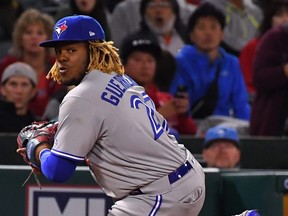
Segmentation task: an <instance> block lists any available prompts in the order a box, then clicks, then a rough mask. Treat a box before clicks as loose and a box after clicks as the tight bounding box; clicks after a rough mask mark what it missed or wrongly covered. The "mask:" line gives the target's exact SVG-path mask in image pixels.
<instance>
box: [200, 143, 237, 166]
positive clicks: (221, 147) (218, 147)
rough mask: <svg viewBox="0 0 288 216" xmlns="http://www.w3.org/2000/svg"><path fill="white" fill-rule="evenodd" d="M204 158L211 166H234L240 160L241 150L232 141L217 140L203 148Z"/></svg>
mask: <svg viewBox="0 0 288 216" xmlns="http://www.w3.org/2000/svg"><path fill="white" fill-rule="evenodd" d="M203 158H204V160H205V161H206V162H207V165H208V166H209V167H218V168H233V167H235V166H236V165H237V164H238V162H239V160H240V150H239V149H238V148H237V147H236V146H235V145H234V144H233V143H231V142H230V141H215V143H213V144H212V145H211V146H210V147H208V148H206V149H204V150H203Z"/></svg>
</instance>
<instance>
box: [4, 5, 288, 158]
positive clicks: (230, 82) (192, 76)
mask: <svg viewBox="0 0 288 216" xmlns="http://www.w3.org/2000/svg"><path fill="white" fill-rule="evenodd" d="M74 14H84V15H89V16H92V17H94V18H95V19H96V20H97V21H98V22H99V23H100V24H101V25H102V27H103V29H104V31H105V34H106V40H107V41H113V42H114V44H115V46H116V47H117V48H119V55H120V57H121V59H122V62H123V65H124V67H125V71H126V74H127V75H129V76H130V77H131V78H132V79H134V80H135V81H136V82H137V83H138V84H139V85H141V86H143V87H144V88H145V90H146V92H147V94H148V95H149V96H150V98H152V100H153V101H154V103H155V107H156V109H157V110H158V111H159V112H160V113H161V114H162V115H163V116H164V117H165V118H166V119H167V120H168V123H169V126H170V128H171V133H174V134H175V136H176V137H179V136H180V135H195V136H202V137H204V136H205V134H206V132H207V131H209V129H211V128H213V127H215V126H224V127H228V128H233V129H235V130H236V131H237V132H238V134H239V135H240V136H241V135H252V136H278V137H279V136H288V121H287V117H288V0H46V1H44V0H42V1H40V0H2V1H0V76H1V79H0V80H1V87H0V89H1V92H0V96H1V100H0V118H1V121H0V132H16V133H17V132H19V130H20V129H21V128H22V127H24V126H25V125H27V124H29V123H31V122H32V121H35V120H37V121H41V120H52V119H57V116H58V107H59V105H60V104H61V101H62V99H63V98H64V96H65V95H66V93H67V92H68V91H69V90H70V89H71V88H67V87H66V86H63V85H60V84H58V83H56V82H54V81H52V80H50V79H49V80H48V79H46V75H47V74H48V72H49V70H50V68H51V67H52V65H53V64H54V61H55V54H54V50H53V49H52V50H50V49H47V48H42V47H39V46H38V44H39V43H40V42H41V41H44V40H47V39H50V38H51V37H52V32H53V26H54V24H55V23H56V22H57V21H58V20H59V19H61V18H63V17H65V16H70V15H71V16H72V15H74ZM11 119H12V121H11ZM8 122H13V124H11V125H9V123H8ZM227 133H228V135H229V136H232V135H233V133H234V132H233V133H232V132H231V133H230V132H229V131H228V132H227ZM230 134H232V135H230ZM237 136H238V135H237ZM235 140H236V138H235V139H234V141H235ZM237 140H238V138H237ZM207 143H208V141H207ZM207 143H206V144H207ZM234 143H236V144H237V143H238V141H237V142H234ZM209 145H210V144H209ZM207 146H208V145H207ZM233 146H234V145H233ZM236 147H237V145H236ZM207 152H208V151H207ZM206 154H207V153H206Z"/></svg>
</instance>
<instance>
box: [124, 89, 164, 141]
mask: <svg viewBox="0 0 288 216" xmlns="http://www.w3.org/2000/svg"><path fill="white" fill-rule="evenodd" d="M144 100H145V103H146V102H147V101H149V100H150V101H152V100H151V99H150V98H149V97H148V95H147V94H145V95H144ZM130 103H131V107H132V108H136V109H139V105H140V104H142V105H144V106H145V108H146V113H147V116H148V118H149V121H150V124H151V127H152V131H153V134H154V140H157V139H158V138H159V137H160V136H161V135H162V133H163V132H164V130H163V126H164V125H167V122H166V121H165V122H164V123H163V124H164V125H163V126H162V125H161V124H160V123H159V122H157V121H156V120H155V118H154V116H155V111H154V109H151V108H150V107H148V106H147V105H146V104H145V103H143V102H142V101H141V99H140V98H139V97H138V96H137V95H133V96H131V99H130Z"/></svg>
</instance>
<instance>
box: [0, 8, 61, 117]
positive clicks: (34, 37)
mask: <svg viewBox="0 0 288 216" xmlns="http://www.w3.org/2000/svg"><path fill="white" fill-rule="evenodd" d="M53 24H54V21H53V18H52V17H51V16H50V15H48V14H45V13H42V12H40V11H38V10H36V9H27V10H26V11H25V12H23V13H22V14H21V16H20V17H19V19H18V20H17V22H16V25H15V27H14V31H13V44H12V48H11V50H10V52H9V54H8V55H7V56H5V57H4V58H3V59H2V60H1V62H0V76H1V74H2V73H3V71H4V69H5V68H6V67H7V66H8V65H10V64H12V63H14V62H18V61H21V62H25V63H27V64H29V65H30V66H32V67H33V69H34V70H35V71H36V73H37V77H38V80H39V82H38V85H37V86H36V88H37V95H36V97H35V98H34V99H33V100H32V101H31V103H30V110H31V112H32V113H33V114H34V115H35V117H36V118H37V119H40V118H41V117H42V115H43V112H44V110H45V107H46V104H47V102H48V100H49V99H50V97H51V96H52V95H53V94H55V93H56V92H57V91H58V90H60V89H61V88H63V87H62V85H59V84H57V83H55V82H54V81H51V80H47V79H46V75H47V72H48V70H49V68H50V67H51V66H52V65H53V63H54V62H55V57H54V56H53V55H52V54H51V50H49V49H45V48H42V47H39V46H38V44H39V43H40V41H43V40H47V39H49V38H51V35H52V31H53Z"/></svg>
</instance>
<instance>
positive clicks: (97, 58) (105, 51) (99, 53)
mask: <svg viewBox="0 0 288 216" xmlns="http://www.w3.org/2000/svg"><path fill="white" fill-rule="evenodd" d="M88 43H89V55H90V62H89V65H88V67H87V72H90V71H91V70H94V69H96V70H99V71H102V72H104V73H108V74H110V73H112V72H115V73H117V74H120V75H122V74H124V66H123V65H122V63H121V60H120V57H119V54H118V53H117V51H118V49H117V48H116V47H114V46H113V42H112V41H104V42H100V41H98V40H94V41H88ZM46 78H47V79H49V78H52V79H53V80H54V81H56V82H57V83H60V84H61V80H60V76H59V68H58V66H57V63H56V62H55V64H54V65H53V67H52V68H51V69H50V71H49V73H48V74H47V76H46Z"/></svg>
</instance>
